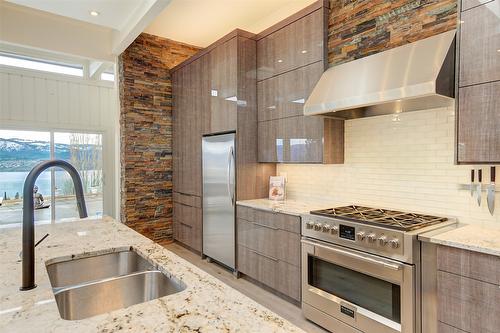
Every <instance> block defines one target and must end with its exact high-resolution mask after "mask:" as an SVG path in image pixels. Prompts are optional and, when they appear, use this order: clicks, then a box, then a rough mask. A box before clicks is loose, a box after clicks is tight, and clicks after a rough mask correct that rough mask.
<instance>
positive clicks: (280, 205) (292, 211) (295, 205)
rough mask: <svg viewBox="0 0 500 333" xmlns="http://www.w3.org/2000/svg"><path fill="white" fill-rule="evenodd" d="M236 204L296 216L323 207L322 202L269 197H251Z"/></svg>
mask: <svg viewBox="0 0 500 333" xmlns="http://www.w3.org/2000/svg"><path fill="white" fill-rule="evenodd" d="M236 204H237V205H240V206H246V207H251V208H255V209H261V210H268V211H272V212H278V213H284V214H289V215H296V216H300V215H301V214H305V213H309V212H310V211H311V210H315V209H323V208H325V205H324V204H323V205H318V204H317V203H310V202H306V201H295V200H285V201H274V200H269V199H253V200H241V201H237V202H236Z"/></svg>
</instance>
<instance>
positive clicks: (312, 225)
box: [306, 221, 314, 229]
mask: <svg viewBox="0 0 500 333" xmlns="http://www.w3.org/2000/svg"><path fill="white" fill-rule="evenodd" d="M313 227H314V222H312V221H307V222H306V229H312V228H313Z"/></svg>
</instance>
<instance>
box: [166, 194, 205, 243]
mask: <svg viewBox="0 0 500 333" xmlns="http://www.w3.org/2000/svg"><path fill="white" fill-rule="evenodd" d="M173 206H174V214H173V221H174V223H173V226H174V239H175V240H177V241H178V242H180V243H182V244H184V245H186V246H188V247H190V248H191V249H193V250H195V251H198V252H200V253H201V250H202V248H201V241H202V210H201V198H200V197H197V196H189V195H183V194H178V193H174V204H173Z"/></svg>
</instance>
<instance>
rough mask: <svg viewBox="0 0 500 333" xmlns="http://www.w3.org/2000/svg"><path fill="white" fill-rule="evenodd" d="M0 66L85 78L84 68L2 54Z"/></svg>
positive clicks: (0, 55) (77, 65)
mask: <svg viewBox="0 0 500 333" xmlns="http://www.w3.org/2000/svg"><path fill="white" fill-rule="evenodd" d="M0 65H4V66H10V67H18V68H24V69H33V70H38V71H44V72H51V73H58V74H66V75H73V76H79V77H83V66H82V65H79V64H66V63H61V62H55V61H48V60H40V59H35V58H29V57H24V56H20V55H14V54H10V53H0Z"/></svg>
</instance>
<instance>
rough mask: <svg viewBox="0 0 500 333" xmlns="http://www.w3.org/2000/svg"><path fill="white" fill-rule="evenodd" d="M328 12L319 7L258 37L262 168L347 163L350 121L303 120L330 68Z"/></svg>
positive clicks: (317, 4) (322, 5)
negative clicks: (347, 125) (346, 124)
mask: <svg viewBox="0 0 500 333" xmlns="http://www.w3.org/2000/svg"><path fill="white" fill-rule="evenodd" d="M328 12H329V9H328V2H327V1H318V2H315V3H314V4H312V5H310V6H309V7H307V8H305V9H304V10H302V11H300V12H298V13H296V14H294V15H292V17H290V18H287V19H285V20H284V21H282V22H280V23H278V24H276V25H275V26H273V27H271V28H269V29H266V30H265V31H263V32H262V33H260V34H259V35H258V36H257V38H258V41H257V80H258V83H257V100H258V105H257V110H258V121H259V125H258V134H259V137H258V147H259V154H258V161H259V162H270V163H272V162H280V163H343V162H344V121H343V120H336V119H328V118H323V117H320V116H309V117H305V116H303V109H304V103H305V101H306V100H307V98H308V97H309V95H310V93H311V92H312V90H313V88H314V86H315V85H316V83H317V82H318V80H319V79H320V77H321V75H322V74H323V72H324V70H325V67H326V66H327V56H326V40H327V36H326V32H327V18H328Z"/></svg>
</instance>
